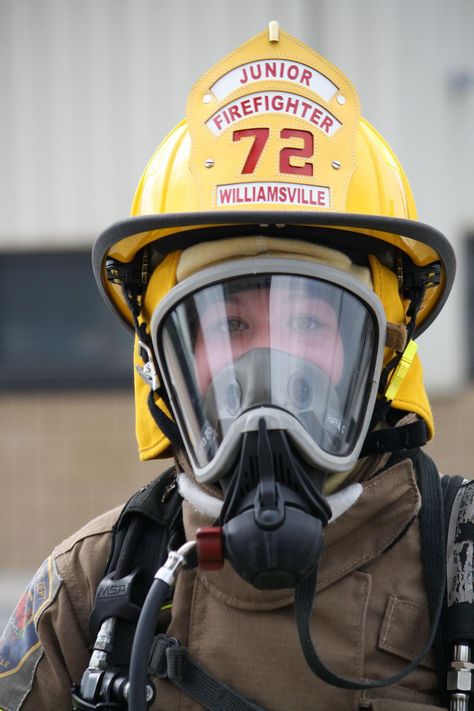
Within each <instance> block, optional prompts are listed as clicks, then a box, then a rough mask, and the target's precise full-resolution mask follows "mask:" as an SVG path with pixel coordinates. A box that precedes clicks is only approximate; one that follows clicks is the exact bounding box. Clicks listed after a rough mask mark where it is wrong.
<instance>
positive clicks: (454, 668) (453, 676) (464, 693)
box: [447, 644, 474, 711]
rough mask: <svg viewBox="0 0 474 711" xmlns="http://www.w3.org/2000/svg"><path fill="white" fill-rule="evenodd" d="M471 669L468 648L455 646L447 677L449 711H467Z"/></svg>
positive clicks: (467, 646) (460, 645) (472, 665)
mask: <svg viewBox="0 0 474 711" xmlns="http://www.w3.org/2000/svg"><path fill="white" fill-rule="evenodd" d="M473 669H474V664H472V663H471V648H470V646H469V645H467V644H456V645H455V646H454V650H453V661H452V662H451V668H450V669H449V671H448V677H447V689H448V691H450V692H451V695H450V706H449V709H450V711H469V698H470V695H471V691H472V671H473Z"/></svg>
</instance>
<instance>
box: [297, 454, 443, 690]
mask: <svg viewBox="0 0 474 711" xmlns="http://www.w3.org/2000/svg"><path fill="white" fill-rule="evenodd" d="M415 465H416V469H417V474H418V480H419V486H420V493H421V497H422V502H423V504H424V505H422V508H421V512H420V532H421V537H422V539H423V538H428V539H429V541H430V543H429V546H430V550H431V552H430V555H429V556H428V560H426V559H425V558H424V559H423V565H424V568H425V578H426V580H427V581H428V580H429V581H430V584H432V585H433V590H432V591H431V592H430V595H429V600H430V601H431V604H433V603H435V604H434V608H433V613H432V614H431V615H430V616H431V632H430V636H429V639H428V641H427V643H426V644H425V646H424V647H423V649H422V650H421V651H420V653H419V654H417V656H416V657H415V659H413V661H412V662H411V663H410V664H408V665H407V666H406V667H405V668H404V669H403V670H402V671H401V672H399V673H398V674H395V675H393V676H390V677H388V678H386V679H381V680H376V681H367V682H362V681H356V680H352V679H344V678H342V677H340V676H338V675H337V674H334V673H333V672H331V671H330V670H329V669H328V668H327V667H326V666H325V665H324V664H323V662H322V661H321V660H320V658H319V656H318V654H317V652H316V649H315V648H314V645H313V642H312V639H311V631H310V619H311V613H312V609H313V603H314V597H315V591H316V580H317V571H315V572H314V573H313V574H312V575H310V576H309V577H308V578H307V579H306V580H304V581H303V582H302V583H301V584H300V585H299V586H298V587H297V588H296V591H295V612H296V624H297V627H298V633H299V636H300V643H301V648H302V650H303V654H304V656H305V659H306V662H307V664H308V666H309V667H310V669H311V670H312V671H313V672H314V673H315V674H316V675H317V676H318V677H319V678H320V679H322V680H323V681H325V682H326V683H327V684H331V685H332V686H337V687H339V688H342V689H352V690H355V689H374V688H379V687H382V686H389V685H390V684H396V683H397V682H399V681H400V680H401V679H403V678H404V677H405V676H406V675H407V674H409V673H410V672H411V671H413V670H414V669H416V667H417V666H418V664H419V663H420V662H421V660H422V659H423V657H424V656H425V655H426V654H427V653H428V652H429V650H430V649H431V647H432V646H433V642H434V640H435V638H436V634H437V629H438V624H439V620H440V616H441V611H442V608H443V603H444V592H445V585H446V562H445V560H446V558H445V542H444V523H443V518H444V516H443V513H444V511H443V499H442V492H441V484H440V480H439V476H438V472H437V469H436V466H435V465H434V463H433V461H432V460H431V459H430V458H429V457H428V456H427V455H425V454H424V453H422V452H420V453H419V456H418V457H417V458H416V461H415ZM430 607H431V605H430Z"/></svg>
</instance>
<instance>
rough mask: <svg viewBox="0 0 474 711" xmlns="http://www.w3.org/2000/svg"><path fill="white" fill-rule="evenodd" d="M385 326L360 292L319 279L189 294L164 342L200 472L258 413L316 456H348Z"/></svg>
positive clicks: (158, 339) (173, 390) (167, 370)
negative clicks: (262, 411)
mask: <svg viewBox="0 0 474 711" xmlns="http://www.w3.org/2000/svg"><path fill="white" fill-rule="evenodd" d="M379 330H380V329H379V324H378V323H377V319H376V317H375V315H374V313H373V311H372V310H371V309H370V308H369V306H368V305H367V304H366V303H364V301H363V300H362V299H361V298H359V296H358V295H356V294H354V293H352V292H351V291H350V290H349V289H347V288H344V286H343V285H337V284H333V283H330V282H328V281H324V280H322V279H317V278H314V277H312V276H302V275H299V274H286V273H284V274H278V273H277V274H266V273H264V274H258V273H257V274H254V275H251V276H249V275H243V276H236V277H234V278H228V279H224V280H222V281H220V282H219V283H214V284H211V285H209V286H202V287H199V288H196V289H195V290H194V291H192V290H190V291H189V293H187V294H185V296H184V297H183V298H181V299H180V300H179V301H178V302H177V303H176V304H174V305H173V307H172V308H171V309H169V310H168V311H167V312H166V313H165V314H164V316H163V318H162V319H161V320H160V322H159V333H155V344H156V347H157V349H158V352H159V353H160V355H161V358H160V361H161V362H162V363H163V364H164V367H163V371H164V374H165V376H166V381H167V387H168V390H169V391H170V395H171V398H172V400H173V402H174V403H175V404H176V410H177V412H176V417H177V421H178V423H179V426H180V427H181V430H182V432H183V435H184V438H185V441H186V442H187V445H188V449H189V452H190V454H191V456H192V459H193V461H194V462H195V464H196V467H197V468H198V469H199V468H205V467H208V466H209V465H210V464H211V463H212V462H213V460H214V459H215V458H216V457H218V456H220V454H219V453H220V452H221V450H225V449H226V447H227V444H226V443H227V442H228V441H232V442H234V445H235V442H236V441H237V439H236V438H238V436H240V435H241V434H242V432H243V431H244V430H245V427H246V426H247V425H246V424H245V423H246V422H247V421H248V417H249V414H250V415H251V413H252V412H253V411H256V410H258V409H259V408H260V409H261V408H264V409H265V408H267V409H268V410H269V411H271V412H272V413H274V415H275V418H276V420H277V421H280V420H281V422H283V421H284V422H285V423H289V424H288V426H289V427H290V429H291V430H292V431H293V430H294V432H296V434H295V437H294V439H295V441H296V442H298V441H301V442H303V441H304V442H303V445H302V446H304V447H306V449H307V453H309V456H311V450H312V449H315V448H316V449H317V450H318V451H319V452H320V453H321V452H322V453H323V454H322V455H321V456H322V457H323V458H324V453H326V454H327V455H329V457H332V458H336V457H346V456H348V455H349V454H350V453H351V452H352V451H353V449H354V447H355V445H356V444H357V442H358V440H359V439H360V432H361V426H362V424H363V421H364V417H365V413H366V410H367V400H368V397H369V396H370V393H371V390H372V387H373V379H374V378H373V375H374V363H375V354H376V352H377V349H378V347H379V343H378V341H379V336H378V333H379ZM281 426H282V427H284V428H285V427H286V426H287V424H284V425H281ZM242 428H243V429H242ZM298 432H299V433H300V434H299V435H298ZM298 437H299V440H298ZM234 440H235V441H234ZM304 443H306V444H304ZM236 446H237V445H236Z"/></svg>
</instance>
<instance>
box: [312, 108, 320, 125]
mask: <svg viewBox="0 0 474 711" xmlns="http://www.w3.org/2000/svg"><path fill="white" fill-rule="evenodd" d="M322 115H323V112H322V111H321V109H318V108H316V109H313V113H312V114H311V117H310V119H309V120H310V121H311V123H314V125H315V126H319V122H320V121H321V118H322Z"/></svg>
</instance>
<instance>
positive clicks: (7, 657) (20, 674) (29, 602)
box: [0, 557, 61, 711]
mask: <svg viewBox="0 0 474 711" xmlns="http://www.w3.org/2000/svg"><path fill="white" fill-rule="evenodd" d="M60 585H61V578H60V576H59V574H58V572H57V569H56V565H55V562H54V560H53V558H52V557H50V558H48V559H47V560H46V561H45V562H44V563H43V565H42V566H41V567H40V568H39V570H38V571H37V572H36V574H35V576H34V578H33V580H32V581H31V583H30V584H29V585H28V587H27V589H26V590H25V592H24V593H23V595H22V596H21V598H20V600H19V602H18V604H17V606H16V608H15V610H14V611H13V613H12V615H11V617H10V619H9V621H8V623H7V626H6V627H5V630H4V631H3V634H2V636H1V637H0V707H3V705H5V706H6V707H7V708H8V709H12V711H16V709H19V708H20V704H21V703H22V701H23V700H24V698H25V696H26V695H27V694H28V692H29V691H30V689H31V687H32V684H33V679H34V674H35V669H36V665H37V664H38V662H39V660H40V658H41V655H42V653H43V649H42V647H41V642H40V640H39V637H38V632H37V629H38V621H39V618H40V617H41V614H42V613H43V612H44V610H45V609H46V608H47V607H48V605H49V604H50V603H51V602H52V600H53V599H54V598H55V596H56V594H57V592H58V590H59V587H60Z"/></svg>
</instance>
